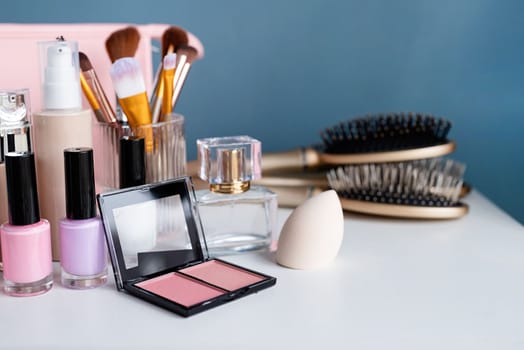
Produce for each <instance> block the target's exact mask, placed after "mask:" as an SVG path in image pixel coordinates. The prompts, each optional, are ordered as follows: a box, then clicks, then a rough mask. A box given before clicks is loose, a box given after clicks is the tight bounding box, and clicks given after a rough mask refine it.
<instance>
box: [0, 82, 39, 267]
mask: <svg viewBox="0 0 524 350" xmlns="http://www.w3.org/2000/svg"><path fill="white" fill-rule="evenodd" d="M30 105H31V104H30V101H29V90H28V89H16V90H0V225H1V224H3V223H4V222H7V220H8V219H9V216H8V211H7V186H6V179H5V155H6V153H8V152H30V151H31V147H32V142H31V132H30V131H31V113H30ZM1 269H2V254H1V250H0V270H1Z"/></svg>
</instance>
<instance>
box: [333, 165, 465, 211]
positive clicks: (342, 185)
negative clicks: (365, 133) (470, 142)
mask: <svg viewBox="0 0 524 350" xmlns="http://www.w3.org/2000/svg"><path fill="white" fill-rule="evenodd" d="M464 171H465V166H464V165H463V164H461V163H458V162H455V161H452V160H445V159H441V158H437V159H425V160H419V161H412V162H403V163H381V164H363V165H347V166H343V167H339V168H336V169H332V170H330V171H329V172H328V175H327V178H328V183H329V186H330V187H331V188H332V189H334V190H335V191H337V193H338V194H339V195H340V196H341V197H344V198H350V199H356V200H364V201H371V202H377V203H385V204H400V205H416V206H430V207H440V206H454V205H457V201H458V198H459V196H460V192H461V190H462V184H463V175H464Z"/></svg>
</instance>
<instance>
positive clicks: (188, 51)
mask: <svg viewBox="0 0 524 350" xmlns="http://www.w3.org/2000/svg"><path fill="white" fill-rule="evenodd" d="M176 55H177V56H176V57H177V63H176V68H175V78H174V79H175V85H174V91H173V98H172V101H171V104H172V109H175V106H176V103H177V101H178V98H179V96H180V92H181V91H182V87H184V83H185V82H186V78H187V74H188V73H189V69H191V65H192V64H193V61H194V60H195V58H196V57H197V55H198V52H197V50H196V49H195V48H194V47H192V46H187V45H181V46H179V47H178V48H177V50H176Z"/></svg>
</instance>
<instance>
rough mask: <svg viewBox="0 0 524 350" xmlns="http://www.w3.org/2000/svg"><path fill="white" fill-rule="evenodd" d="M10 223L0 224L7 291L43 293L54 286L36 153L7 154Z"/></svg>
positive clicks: (47, 229)
mask: <svg viewBox="0 0 524 350" xmlns="http://www.w3.org/2000/svg"><path fill="white" fill-rule="evenodd" d="M5 165H6V166H5V169H6V180H7V197H8V203H9V223H5V224H3V225H2V226H1V227H0V236H1V241H2V257H3V262H4V291H5V292H6V294H8V295H13V296H30V295H37V294H42V293H44V292H46V291H48V290H49V289H50V288H51V286H52V285H53V266H52V261H51V235H50V227H49V222H48V221H47V220H45V219H40V212H39V207H38V193H37V187H36V174H35V161H34V156H33V153H30V152H29V153H27V152H12V153H7V154H6V156H5Z"/></svg>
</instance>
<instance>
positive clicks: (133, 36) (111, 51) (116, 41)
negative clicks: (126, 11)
mask: <svg viewBox="0 0 524 350" xmlns="http://www.w3.org/2000/svg"><path fill="white" fill-rule="evenodd" d="M139 42H140V33H139V32H138V29H136V28H135V27H133V26H129V27H126V28H123V29H120V30H117V31H115V32H113V33H111V35H109V37H108V38H107V39H106V43H105V44H106V51H107V54H108V55H109V58H110V59H111V62H112V63H114V62H115V61H116V60H118V59H119V58H123V57H134V56H135V53H136V50H137V49H138V43H139Z"/></svg>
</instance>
